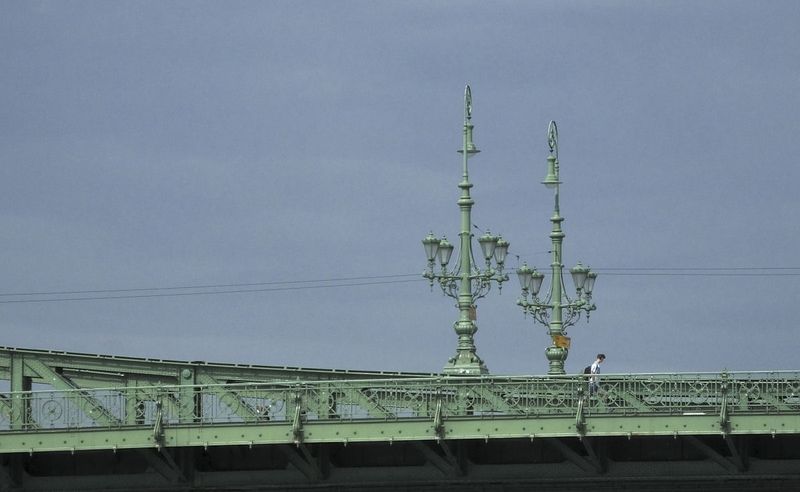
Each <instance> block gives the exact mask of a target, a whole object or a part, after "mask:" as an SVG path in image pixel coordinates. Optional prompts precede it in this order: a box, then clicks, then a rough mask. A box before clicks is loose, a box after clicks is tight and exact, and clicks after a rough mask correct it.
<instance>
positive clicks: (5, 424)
mask: <svg viewBox="0 0 800 492" xmlns="http://www.w3.org/2000/svg"><path fill="white" fill-rule="evenodd" d="M579 407H581V412H582V414H583V415H586V416H593V415H641V414H648V415H683V414H687V413H688V414H692V415H697V414H709V415H720V414H727V415H736V414H765V413H767V414H780V413H792V414H800V372H798V371H764V372H731V373H728V372H723V373H648V374H603V375H602V376H601V390H600V392H598V393H595V394H590V393H589V388H588V384H587V378H586V377H585V376H583V375H567V376H480V377H475V376H468V377H458V376H441V377H422V378H389V379H360V380H331V381H306V382H303V381H296V380H291V381H278V382H267V383H265V382H254V383H231V384H197V385H153V386H139V387H136V386H124V387H110V388H93V389H53V390H43V389H36V390H32V391H18V392H4V393H2V392H0V432H16V431H28V432H30V431H36V430H47V429H92V428H115V427H123V426H144V425H147V426H153V424H154V423H155V421H156V419H158V421H159V422H162V421H163V424H164V425H215V424H250V423H252V424H273V423H283V424H286V423H287V422H288V423H292V422H293V421H294V423H295V424H296V423H297V422H296V421H297V420H298V419H301V420H303V421H304V422H314V421H324V422H328V423H331V422H340V421H361V420H376V419H379V420H397V419H434V417H435V418H481V419H487V418H509V417H519V416H529V417H541V418H547V417H564V416H570V415H575V413H576V411H577V409H578V408H579Z"/></svg>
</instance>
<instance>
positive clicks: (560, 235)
mask: <svg viewBox="0 0 800 492" xmlns="http://www.w3.org/2000/svg"><path fill="white" fill-rule="evenodd" d="M547 141H548V144H549V145H550V155H549V156H548V157H547V176H546V177H545V178H544V181H542V184H544V185H545V186H546V187H548V188H553V189H554V190H555V207H554V211H553V216H552V217H551V218H550V222H552V223H553V229H552V231H551V232H550V239H551V240H552V242H553V245H552V253H553V262H552V263H551V264H550V267H551V270H552V272H551V281H550V290H549V291H548V293H547V296H546V297H545V298H544V299H540V298H539V289H540V288H541V286H542V281H543V280H544V274H543V273H541V272H538V271H537V270H536V268H535V267H534V268H530V267H529V266H528V265H527V263H524V264H523V265H522V267H520V268H519V269H518V270H517V276H518V277H519V283H520V286H521V287H522V297H521V298H520V299H518V300H517V304H518V305H519V306H521V307H522V310H523V311H524V312H525V314H530V315H532V316H533V319H534V320H535V321H536V322H538V323H541V324H543V325H544V326H546V327H547V328H548V333H549V335H550V337H551V338H552V341H553V344H552V345H550V346H549V347H547V349H546V350H545V355H546V356H547V360H548V361H549V364H550V367H549V369H548V371H547V373H548V374H565V372H564V361H566V360H567V355H568V354H569V338H567V337H566V334H567V328H568V327H570V326H572V325H574V324H575V323H577V322H578V320H579V319H580V317H581V313H584V312H585V313H586V319H587V321H588V319H589V315H590V314H591V312H592V311H594V310H595V309H597V308H596V307H595V305H594V303H593V302H592V289H593V288H594V282H595V279H596V278H597V274H596V273H595V272H593V271H591V269H589V268H588V267H585V266H583V265H581V264H580V262H579V263H578V264H577V265H575V266H574V267H573V268H571V269H570V273H571V274H572V280H573V282H574V283H575V290H576V298H575V299H570V297H569V296H568V295H567V294H566V292H564V277H563V269H564V265H563V264H562V263H561V244H562V243H563V241H564V232H563V231H562V230H561V222H563V221H564V218H563V217H561V215H560V214H559V203H558V185H560V184H561V182H560V181H559V180H558V170H559V169H558V167H559V164H558V128H557V127H556V122H555V121H551V122H550V125H549V127H548V128H547ZM529 293H530V295H531V298H530V300H528V294H529Z"/></svg>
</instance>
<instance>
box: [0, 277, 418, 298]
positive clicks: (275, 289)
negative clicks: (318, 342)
mask: <svg viewBox="0 0 800 492" xmlns="http://www.w3.org/2000/svg"><path fill="white" fill-rule="evenodd" d="M423 280H424V279H422V278H419V279H407V280H385V281H379V282H358V283H348V284H329V285H303V286H294V287H271V288H264V289H236V290H212V291H208V292H170V293H163V292H162V293H158V294H131V295H122V296H91V297H56V298H50V299H9V300H3V301H0V304H28V303H42V302H69V301H105V300H111V299H148V298H155V297H185V296H208V295H218V294H243V293H248V292H278V291H291V290H305V289H331V288H337V287H357V286H363V285H381V284H398V283H408V282H421V281H423ZM162 289H163V288H162ZM119 290H124V289H119ZM131 290H135V289H131ZM6 295H11V294H6Z"/></svg>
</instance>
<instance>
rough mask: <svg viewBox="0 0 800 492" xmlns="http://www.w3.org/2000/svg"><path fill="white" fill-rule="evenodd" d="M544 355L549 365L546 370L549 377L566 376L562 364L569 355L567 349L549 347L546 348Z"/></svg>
mask: <svg viewBox="0 0 800 492" xmlns="http://www.w3.org/2000/svg"><path fill="white" fill-rule="evenodd" d="M544 354H545V357H547V360H548V361H549V365H550V367H549V368H548V370H547V374H548V375H549V376H563V375H564V374H566V372H565V371H564V362H565V361H566V360H567V354H569V351H568V350H567V349H565V348H563V347H556V346H555V345H551V346H550V347H547V349H546V350H545V351H544Z"/></svg>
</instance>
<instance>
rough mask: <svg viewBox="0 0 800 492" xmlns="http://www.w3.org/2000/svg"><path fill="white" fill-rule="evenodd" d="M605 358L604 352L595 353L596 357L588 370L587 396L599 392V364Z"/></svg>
mask: <svg viewBox="0 0 800 492" xmlns="http://www.w3.org/2000/svg"><path fill="white" fill-rule="evenodd" d="M604 360H606V354H597V359H595V361H594V362H593V363H592V365H591V368H590V370H589V396H591V395H593V394H595V393H599V392H600V364H602V363H603V361H604Z"/></svg>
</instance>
